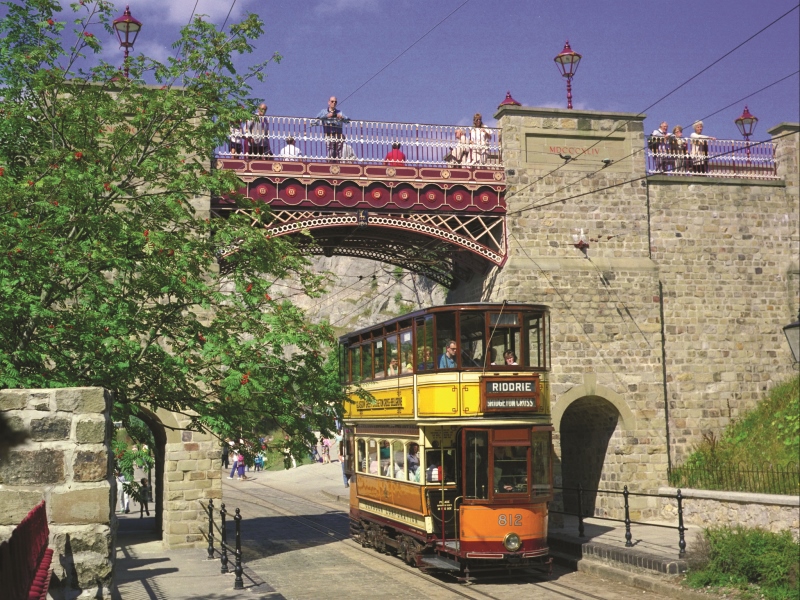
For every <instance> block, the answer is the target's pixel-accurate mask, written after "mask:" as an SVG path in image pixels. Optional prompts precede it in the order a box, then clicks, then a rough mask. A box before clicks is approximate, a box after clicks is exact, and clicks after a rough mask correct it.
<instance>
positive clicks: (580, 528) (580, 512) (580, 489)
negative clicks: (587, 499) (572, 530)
mask: <svg viewBox="0 0 800 600" xmlns="http://www.w3.org/2000/svg"><path fill="white" fill-rule="evenodd" d="M582 499H583V486H582V485H581V484H580V483H579V484H578V537H583V500H582Z"/></svg>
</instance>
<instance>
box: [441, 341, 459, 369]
mask: <svg viewBox="0 0 800 600" xmlns="http://www.w3.org/2000/svg"><path fill="white" fill-rule="evenodd" d="M457 352H458V345H457V344H456V341H455V340H450V341H448V342H447V344H446V345H445V347H444V352H443V353H442V356H441V357H440V358H439V368H440V369H455V368H456V353H457Z"/></svg>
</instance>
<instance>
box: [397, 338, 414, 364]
mask: <svg viewBox="0 0 800 600" xmlns="http://www.w3.org/2000/svg"><path fill="white" fill-rule="evenodd" d="M413 370H414V349H413V347H412V346H411V330H407V331H401V332H400V372H401V373H403V374H404V375H408V374H410V373H411V372H412V371H413Z"/></svg>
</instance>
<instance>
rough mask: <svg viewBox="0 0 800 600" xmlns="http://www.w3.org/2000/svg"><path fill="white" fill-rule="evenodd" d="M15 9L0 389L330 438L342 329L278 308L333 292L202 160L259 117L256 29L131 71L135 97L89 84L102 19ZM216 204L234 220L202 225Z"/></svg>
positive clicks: (247, 429) (35, 6) (2, 190)
mask: <svg viewBox="0 0 800 600" xmlns="http://www.w3.org/2000/svg"><path fill="white" fill-rule="evenodd" d="M6 7H7V14H6V16H5V18H3V19H2V20H0V89H2V96H0V115H2V116H1V117H0V330H2V331H3V335H2V336H0V389H1V388H8V387H10V388H22V387H24V388H56V387H71V386H101V387H105V388H107V389H109V390H111V391H112V392H113V394H114V398H115V407H114V418H115V420H122V421H124V422H126V423H127V422H128V417H129V416H131V415H136V414H138V411H139V407H140V406H147V407H149V408H150V409H151V410H155V409H157V408H159V407H163V408H166V409H168V410H171V411H174V412H177V413H181V414H183V415H184V416H185V417H186V418H188V419H189V420H190V421H189V423H190V424H189V425H188V427H189V428H191V429H196V430H200V429H208V430H212V431H214V432H217V433H218V434H221V435H225V434H227V433H232V432H235V433H236V436H237V437H254V436H256V435H257V434H258V433H259V432H260V431H266V430H267V429H265V428H264V427H265V424H278V425H279V426H280V427H281V428H282V429H283V430H285V431H288V432H291V434H292V435H293V436H297V435H299V436H308V433H307V432H308V431H310V430H312V429H317V430H318V429H323V428H326V427H329V426H330V423H331V417H330V411H327V410H326V409H327V407H328V406H329V405H330V403H331V402H334V403H335V402H337V401H339V400H341V398H342V396H341V391H340V390H339V389H338V386H337V388H336V389H335V390H334V389H333V388H332V387H331V386H330V385H329V384H328V374H327V373H326V371H325V368H324V361H325V357H326V355H327V353H328V352H329V350H330V348H331V346H332V343H333V338H332V332H331V329H330V327H329V326H328V325H327V324H321V325H311V324H309V323H308V320H307V319H306V317H305V315H304V314H303V313H302V311H301V310H299V309H298V308H297V307H296V306H294V305H293V304H292V303H291V302H290V301H289V300H288V299H286V298H282V297H279V294H278V292H275V291H274V290H273V289H272V288H273V284H274V283H275V282H276V281H279V280H287V279H291V280H293V281H294V282H296V286H299V287H300V288H301V290H302V291H303V292H305V293H306V294H308V295H310V296H316V295H317V294H319V293H320V290H321V285H322V283H323V281H322V279H321V278H320V277H318V276H316V275H314V274H313V273H312V272H311V270H310V269H309V263H308V261H307V260H306V258H305V257H304V256H302V254H301V253H300V252H299V251H298V250H297V248H296V247H295V246H294V245H293V244H292V243H290V242H289V241H287V240H286V239H285V238H277V239H275V238H268V237H266V236H264V235H263V231H262V230H260V229H259V228H258V227H253V226H252V224H253V223H256V224H267V223H268V222H269V220H270V218H271V217H270V215H269V212H268V211H267V210H265V209H264V208H263V207H262V206H259V205H256V204H255V203H251V202H250V201H248V200H246V199H244V198H242V197H240V196H237V195H236V193H235V192H236V190H237V189H239V188H240V187H241V182H240V181H239V180H238V179H237V178H236V176H235V174H233V173H232V172H228V171H222V170H218V169H213V168H211V165H210V164H209V159H208V157H210V156H211V154H212V151H213V149H214V148H215V147H216V146H218V145H219V144H220V143H222V142H223V141H224V140H225V139H226V138H227V135H228V128H229V124H230V123H231V122H239V121H242V120H244V119H247V118H248V116H249V115H250V114H252V110H251V109H252V108H253V105H254V101H253V99H251V98H249V97H248V94H249V92H250V86H249V82H250V81H252V80H253V79H257V80H260V79H262V78H263V76H264V69H265V67H266V65H267V64H268V63H269V62H270V61H266V62H263V63H260V64H257V65H255V66H253V67H251V68H249V69H247V70H245V71H243V72H239V71H237V69H236V68H234V59H233V57H234V55H241V54H247V53H250V52H252V51H253V41H254V40H255V39H256V38H258V37H259V36H260V35H261V33H262V23H261V22H260V20H259V19H258V17H256V16H255V15H247V16H246V17H245V18H244V20H243V21H242V22H240V23H235V24H233V25H230V26H229V27H228V28H227V30H226V31H220V30H218V29H217V28H216V26H215V25H213V24H212V23H208V22H206V21H205V20H204V19H202V18H201V17H197V18H195V19H193V20H192V22H191V23H190V24H189V25H187V26H186V27H184V28H183V30H182V31H181V37H180V39H179V40H177V41H176V42H175V44H174V45H173V48H174V49H175V53H174V56H172V57H169V58H168V59H167V60H166V62H163V63H162V62H158V61H155V60H152V59H150V58H147V57H144V56H135V57H132V58H130V59H129V60H128V63H127V67H128V69H129V72H130V77H129V78H126V77H125V75H124V74H123V72H122V71H121V70H120V68H119V67H117V66H113V65H109V64H106V63H103V62H100V63H99V64H97V65H96V66H84V65H87V64H88V61H85V60H83V59H84V55H87V54H92V53H94V54H98V53H100V52H101V50H102V48H101V43H100V39H99V36H98V35H95V32H97V33H98V34H99V33H100V31H102V29H101V27H104V28H105V30H106V31H107V32H108V37H109V38H111V36H112V33H111V29H110V23H111V20H112V19H113V17H114V10H115V9H114V7H113V6H112V5H110V4H109V3H108V2H105V1H103V0H99V1H88V0H87V1H86V2H81V3H79V4H73V5H72V10H73V11H75V13H76V14H75V18H74V20H69V19H66V20H64V19H59V15H58V13H59V12H60V11H61V10H62V8H61V6H60V4H59V3H58V2H57V1H55V0H28V1H26V2H24V3H15V2H8V3H6ZM70 26H72V27H73V30H74V32H73V33H74V35H68V34H67V33H66V32H65V31H64V30H65V29H66V28H67V27H70ZM104 37H105V35H104ZM65 39H73V40H75V42H74V45H73V46H72V47H64V46H63V45H62V43H63V40H65ZM273 58H278V57H273ZM92 64H95V63H92ZM209 195H210V196H223V195H227V196H228V197H230V198H231V199H232V201H235V202H236V203H237V206H238V208H239V209H241V214H233V215H231V216H230V218H227V219H211V218H210V215H208V214H207V213H204V212H202V211H198V210H196V208H195V206H194V203H193V201H194V200H195V199H196V198H198V197H201V198H202V197H208V196H209ZM223 253H224V254H225V260H224V263H225V267H226V269H227V271H226V274H225V275H224V276H223V275H220V269H219V262H220V260H219V258H218V257H219V256H221V255H222V254H223Z"/></svg>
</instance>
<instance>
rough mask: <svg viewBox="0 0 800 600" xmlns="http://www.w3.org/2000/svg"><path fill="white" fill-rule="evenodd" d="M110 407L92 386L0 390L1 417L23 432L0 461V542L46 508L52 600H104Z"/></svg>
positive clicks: (108, 579) (112, 524)
mask: <svg viewBox="0 0 800 600" xmlns="http://www.w3.org/2000/svg"><path fill="white" fill-rule="evenodd" d="M110 408H111V400H110V397H109V395H108V393H107V392H105V391H104V390H102V389H100V388H72V389H54V390H2V391H0V411H2V412H3V416H4V417H5V418H6V419H7V421H8V422H9V424H10V426H11V427H12V428H13V429H16V430H23V429H24V430H27V431H28V432H29V434H30V438H29V439H28V441H27V442H26V443H25V444H23V445H20V446H17V447H16V448H14V449H12V450H11V451H10V453H9V456H8V459H7V460H4V461H2V462H0V539H6V538H8V537H9V536H10V535H11V531H12V530H13V529H14V526H15V525H16V524H17V523H19V522H20V521H21V520H22V518H23V517H24V516H25V515H26V514H27V513H28V511H30V509H32V508H33V507H34V506H35V505H36V504H38V503H39V502H40V501H41V500H42V499H44V500H45V501H46V502H47V516H48V522H49V527H50V547H51V548H53V550H54V558H53V567H54V576H55V579H56V580H57V582H56V581H54V582H53V584H52V585H51V587H50V592H51V596H52V597H53V598H79V597H80V598H110V593H111V587H112V581H113V569H114V531H115V529H116V516H115V514H114V506H115V500H116V497H115V496H116V484H115V481H114V473H113V455H112V452H111V447H110V441H109V440H110V439H111V427H112V424H111V421H110V416H109V415H110V412H109V411H110Z"/></svg>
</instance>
